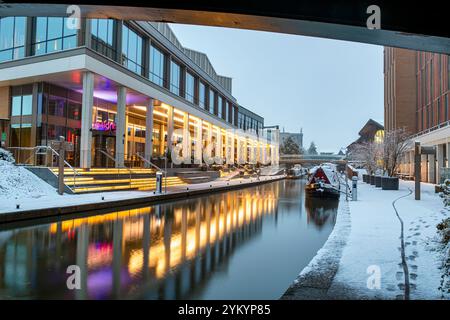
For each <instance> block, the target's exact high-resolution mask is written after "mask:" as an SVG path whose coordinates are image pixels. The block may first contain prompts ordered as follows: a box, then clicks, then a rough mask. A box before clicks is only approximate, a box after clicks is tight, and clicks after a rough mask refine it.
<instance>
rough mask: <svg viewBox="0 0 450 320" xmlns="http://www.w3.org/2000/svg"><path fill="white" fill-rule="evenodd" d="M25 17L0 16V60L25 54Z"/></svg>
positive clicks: (20, 56)
mask: <svg viewBox="0 0 450 320" xmlns="http://www.w3.org/2000/svg"><path fill="white" fill-rule="evenodd" d="M25 29H26V18H25V17H6V18H0V62H3V61H8V60H14V59H20V58H23V57H24V56H25Z"/></svg>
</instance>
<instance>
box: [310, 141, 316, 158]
mask: <svg viewBox="0 0 450 320" xmlns="http://www.w3.org/2000/svg"><path fill="white" fill-rule="evenodd" d="M308 154H311V155H317V147H316V144H315V143H314V141H311V144H310V145H309V148H308Z"/></svg>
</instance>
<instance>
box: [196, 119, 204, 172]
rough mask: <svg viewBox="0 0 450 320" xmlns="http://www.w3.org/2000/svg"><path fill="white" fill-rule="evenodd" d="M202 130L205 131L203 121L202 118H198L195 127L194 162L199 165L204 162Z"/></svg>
mask: <svg viewBox="0 0 450 320" xmlns="http://www.w3.org/2000/svg"><path fill="white" fill-rule="evenodd" d="M202 131H203V123H202V120H201V119H198V120H197V124H196V126H195V129H194V135H195V154H194V163H195V164H198V165H201V164H202V148H203V146H202V144H203V141H202Z"/></svg>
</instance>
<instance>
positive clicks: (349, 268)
mask: <svg viewBox="0 0 450 320" xmlns="http://www.w3.org/2000/svg"><path fill="white" fill-rule="evenodd" d="M413 187H414V186H413V183H412V182H403V181H402V182H401V183H400V190H399V191H382V190H380V189H375V188H374V187H373V186H370V185H368V184H365V183H360V184H359V190H358V191H359V192H358V197H359V198H358V201H357V202H350V203H349V205H350V213H351V223H352V227H351V230H352V231H351V233H350V236H349V240H348V243H347V246H346V247H345V248H344V252H343V255H342V259H341V262H340V264H339V269H338V272H337V274H336V276H335V278H334V281H333V284H332V286H331V288H330V290H329V291H328V295H329V296H333V297H335V298H349V299H403V298H404V296H403V295H404V283H405V281H404V279H405V275H404V271H403V265H402V260H401V241H400V230H401V228H400V223H399V221H398V219H397V217H396V215H395V211H394V210H393V208H392V204H391V203H392V202H393V201H394V200H395V199H397V198H399V197H401V196H403V195H406V194H408V193H409V190H408V188H411V189H413ZM422 189H423V190H422V200H421V201H416V200H414V196H413V194H410V195H409V196H407V197H405V198H403V199H399V200H398V201H397V202H396V207H397V210H398V212H399V215H400V216H401V218H402V220H403V222H404V225H405V254H406V262H407V264H408V269H409V281H410V289H411V292H410V298H411V299H439V298H440V296H441V295H440V292H439V289H438V288H439V285H440V275H441V272H440V270H439V266H440V261H439V257H438V253H437V252H436V251H433V250H434V247H435V245H436V244H435V242H434V241H433V239H434V238H435V235H436V224H437V223H438V222H439V221H441V220H442V218H444V217H445V216H447V214H448V212H447V211H446V210H443V204H442V201H441V199H440V198H439V196H438V195H437V194H435V193H434V190H433V186H432V185H427V184H423V187H422ZM368 268H369V269H370V270H378V269H377V268H379V271H380V275H381V279H380V284H381V286H380V288H379V289H378V288H376V286H375V288H373V289H369V288H368V279H369V278H370V276H371V274H369V273H368ZM369 287H370V286H369Z"/></svg>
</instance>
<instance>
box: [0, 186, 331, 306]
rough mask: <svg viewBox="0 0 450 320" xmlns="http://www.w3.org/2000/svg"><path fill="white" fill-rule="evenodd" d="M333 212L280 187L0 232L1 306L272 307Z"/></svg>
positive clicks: (299, 191) (299, 189)
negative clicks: (220, 302)
mask: <svg viewBox="0 0 450 320" xmlns="http://www.w3.org/2000/svg"><path fill="white" fill-rule="evenodd" d="M337 206H338V202H337V201H330V200H328V201H327V200H322V199H314V200H311V199H305V192H304V181H301V180H282V181H277V182H273V183H269V184H264V185H260V186H256V187H251V188H247V189H242V190H237V191H231V192H227V193H215V194H211V195H209V196H203V197H196V198H190V199H186V200H180V201H176V202H171V203H164V204H160V205H152V206H149V207H142V208H132V209H127V210H123V211H120V212H116V211H114V212H110V213H101V214H97V215H90V216H81V217H80V215H78V216H77V218H74V217H71V218H70V219H67V218H66V219H65V220H59V221H54V222H48V221H47V222H40V223H39V221H38V222H36V224H33V225H32V226H15V227H11V226H0V299H8V298H34V299H50V298H58V299H278V298H279V297H280V296H281V295H282V294H283V293H284V292H285V290H286V289H287V288H288V286H289V285H290V284H291V283H292V281H293V280H294V279H295V277H296V276H297V275H298V273H299V272H300V271H301V270H302V269H303V268H304V267H305V266H306V265H307V264H308V263H309V261H310V260H311V259H312V258H313V257H314V255H315V254H316V252H317V251H318V250H319V249H320V248H321V247H322V245H323V244H324V242H325V241H326V239H327V238H328V236H329V234H330V232H331V231H332V229H333V226H334V223H335V220H336V212H337ZM71 265H76V266H77V267H75V273H70V274H68V273H67V269H68V267H69V266H71ZM78 271H80V272H78ZM72 274H75V275H79V282H78V283H77V282H76V280H74V277H70V276H71V275H72ZM69 277H70V278H69ZM68 279H69V284H75V285H77V284H79V285H80V289H78V290H77V289H75V290H69V289H68V287H67V280H68Z"/></svg>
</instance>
